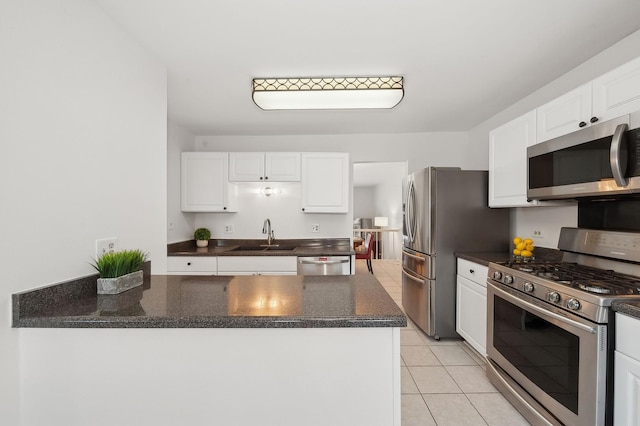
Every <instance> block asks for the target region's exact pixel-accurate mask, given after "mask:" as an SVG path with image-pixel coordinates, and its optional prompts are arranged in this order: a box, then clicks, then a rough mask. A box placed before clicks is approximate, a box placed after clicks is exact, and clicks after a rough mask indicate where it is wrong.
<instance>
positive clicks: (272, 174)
mask: <svg viewBox="0 0 640 426" xmlns="http://www.w3.org/2000/svg"><path fill="white" fill-rule="evenodd" d="M229 181H231V182H264V181H271V182H299V181H300V153H299V152H266V153H265V152H231V153H229Z"/></svg>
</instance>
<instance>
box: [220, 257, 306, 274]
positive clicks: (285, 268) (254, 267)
mask: <svg viewBox="0 0 640 426" xmlns="http://www.w3.org/2000/svg"><path fill="white" fill-rule="evenodd" d="M297 260H298V258H297V257H295V256H220V257H219V258H218V272H219V273H221V274H222V273H228V272H235V273H239V272H265V273H267V272H293V273H294V274H295V273H296V271H297V268H298V265H297Z"/></svg>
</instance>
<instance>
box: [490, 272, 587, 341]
mask: <svg viewBox="0 0 640 426" xmlns="http://www.w3.org/2000/svg"><path fill="white" fill-rule="evenodd" d="M489 285H490V286H491V290H492V291H493V292H495V293H497V294H498V295H499V296H502V297H503V298H504V299H507V300H508V301H509V302H510V303H513V304H515V305H518V306H520V307H521V308H523V309H527V310H531V311H534V312H536V313H538V314H540V315H544V316H547V317H551V318H553V319H556V320H558V321H561V322H563V323H565V324H569V325H571V326H572V327H576V328H579V329H580V330H583V331H586V332H588V333H591V334H597V333H598V330H597V329H596V328H595V327H590V326H588V325H586V324H583V323H581V322H578V321H575V320H572V319H571V318H567V317H564V316H562V315H559V314H556V313H555V312H552V311H548V310H546V309H543V308H541V307H539V306H536V305H534V304H533V303H530V302H527V301H526V300H523V299H520V298H519V297H516V296H514V295H512V294H510V293H507V292H506V291H504V290H502V289H500V288H498V287H496V286H494V285H493V284H491V283H489Z"/></svg>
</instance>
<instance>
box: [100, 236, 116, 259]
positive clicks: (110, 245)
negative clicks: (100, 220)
mask: <svg viewBox="0 0 640 426" xmlns="http://www.w3.org/2000/svg"><path fill="white" fill-rule="evenodd" d="M116 251H118V239H117V238H116V237H113V238H103V239H100V240H96V258H98V257H100V256H102V255H103V254H105V253H114V252H116Z"/></svg>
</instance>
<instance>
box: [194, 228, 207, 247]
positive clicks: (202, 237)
mask: <svg viewBox="0 0 640 426" xmlns="http://www.w3.org/2000/svg"><path fill="white" fill-rule="evenodd" d="M193 238H195V240H196V245H197V246H198V247H206V246H208V245H209V239H211V231H209V230H208V229H207V228H198V229H196V232H194V233H193Z"/></svg>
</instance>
